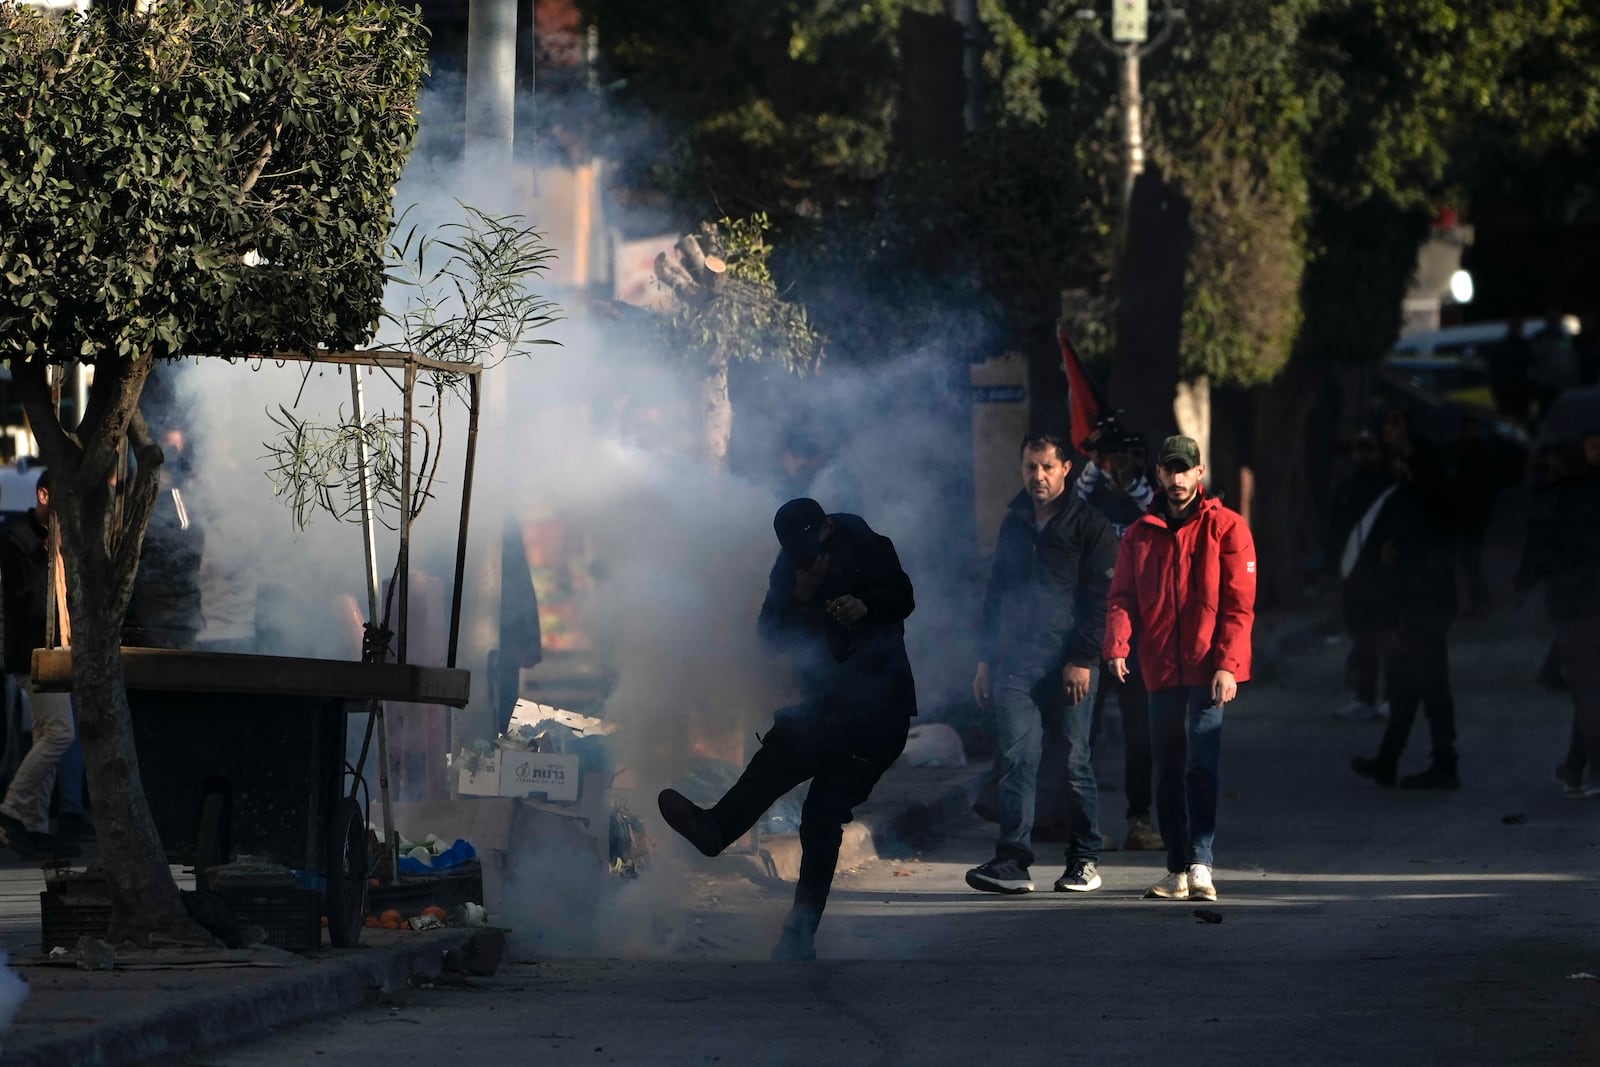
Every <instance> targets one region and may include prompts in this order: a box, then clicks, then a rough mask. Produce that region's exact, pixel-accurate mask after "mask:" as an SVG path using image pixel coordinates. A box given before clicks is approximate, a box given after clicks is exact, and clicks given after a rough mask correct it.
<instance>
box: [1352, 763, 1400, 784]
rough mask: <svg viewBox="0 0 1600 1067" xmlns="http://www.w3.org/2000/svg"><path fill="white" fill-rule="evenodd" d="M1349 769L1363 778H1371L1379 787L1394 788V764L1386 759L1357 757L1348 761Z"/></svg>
mask: <svg viewBox="0 0 1600 1067" xmlns="http://www.w3.org/2000/svg"><path fill="white" fill-rule="evenodd" d="M1350 769H1351V770H1352V771H1355V772H1356V773H1357V774H1359V775H1361V777H1363V778H1371V779H1372V780H1373V781H1374V782H1377V783H1378V784H1379V785H1381V786H1385V787H1388V788H1393V787H1394V764H1393V763H1390V762H1389V761H1388V760H1386V759H1382V758H1379V759H1368V758H1367V757H1365V756H1357V757H1356V758H1355V759H1353V760H1351V761H1350Z"/></svg>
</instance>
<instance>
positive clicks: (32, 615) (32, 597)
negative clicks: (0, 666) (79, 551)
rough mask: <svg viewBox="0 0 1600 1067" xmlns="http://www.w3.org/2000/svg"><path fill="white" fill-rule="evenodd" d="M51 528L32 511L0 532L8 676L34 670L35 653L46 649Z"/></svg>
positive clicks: (0, 599) (1, 597)
mask: <svg viewBox="0 0 1600 1067" xmlns="http://www.w3.org/2000/svg"><path fill="white" fill-rule="evenodd" d="M49 535H50V529H49V527H47V526H46V525H45V524H44V523H42V522H40V521H39V518H38V516H37V515H35V514H34V513H33V511H32V510H31V509H30V510H28V511H24V512H23V513H22V514H20V515H17V516H14V517H12V518H11V519H8V520H7V521H6V524H5V526H4V528H3V529H0V588H3V589H4V593H3V594H0V603H3V607H4V612H5V616H4V618H5V639H4V645H5V668H6V673H8V674H26V673H28V672H30V671H32V670H33V650H34V649H36V648H42V647H44V619H45V611H46V608H47V605H48V604H49V597H50V581H49V568H48V565H47V564H48V561H49V551H48V549H47V548H46V544H47V539H48V537H49Z"/></svg>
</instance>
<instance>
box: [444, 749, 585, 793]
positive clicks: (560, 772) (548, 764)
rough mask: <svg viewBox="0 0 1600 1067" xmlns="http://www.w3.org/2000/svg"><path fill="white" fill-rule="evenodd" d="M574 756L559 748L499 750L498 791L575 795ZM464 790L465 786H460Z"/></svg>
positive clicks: (575, 761)
mask: <svg viewBox="0 0 1600 1067" xmlns="http://www.w3.org/2000/svg"><path fill="white" fill-rule="evenodd" d="M578 777H579V776H578V757H577V756H573V755H566V754H563V753H560V752H518V751H514V750H511V749H502V750H501V752H500V795H501V796H503V797H525V796H529V795H531V794H534V793H543V794H544V795H545V797H546V798H547V799H549V800H559V801H566V802H571V801H574V800H577V799H578ZM462 792H465V790H462Z"/></svg>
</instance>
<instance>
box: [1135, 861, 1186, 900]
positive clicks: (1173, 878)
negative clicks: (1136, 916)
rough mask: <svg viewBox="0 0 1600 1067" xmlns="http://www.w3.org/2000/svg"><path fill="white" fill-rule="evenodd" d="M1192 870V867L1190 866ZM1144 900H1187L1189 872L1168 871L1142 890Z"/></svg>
mask: <svg viewBox="0 0 1600 1067" xmlns="http://www.w3.org/2000/svg"><path fill="white" fill-rule="evenodd" d="M1190 870H1193V868H1190ZM1144 898H1145V899H1146V900H1188V899H1189V872H1188V871H1168V872H1167V876H1166V877H1165V878H1163V879H1161V881H1159V882H1157V883H1156V884H1155V885H1153V886H1151V887H1150V888H1149V889H1146V890H1145V891H1144Z"/></svg>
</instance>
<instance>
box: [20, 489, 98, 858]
mask: <svg viewBox="0 0 1600 1067" xmlns="http://www.w3.org/2000/svg"><path fill="white" fill-rule="evenodd" d="M34 498H35V501H36V503H35V505H34V506H33V507H32V508H30V509H29V510H28V511H26V512H24V513H23V514H21V515H19V516H17V517H16V518H15V519H13V520H12V521H11V522H10V523H8V524H7V525H6V528H5V533H4V536H3V537H0V587H3V589H4V605H3V606H4V613H5V614H4V617H5V638H4V651H5V668H6V673H7V674H9V675H10V676H11V678H12V681H13V682H14V683H15V685H16V687H17V691H18V692H19V694H22V695H23V696H24V697H25V699H27V701H28V704H27V706H28V709H29V712H30V714H31V716H32V718H33V747H32V748H30V749H29V750H28V754H27V755H26V756H24V757H23V759H22V763H21V765H19V766H18V767H17V773H16V776H15V777H13V778H12V779H11V785H10V787H9V788H8V789H7V790H6V794H5V799H4V800H3V801H0V838H3V840H4V843H5V845H6V846H8V847H9V848H10V849H11V850H12V851H13V852H15V853H17V854H18V855H21V856H24V857H26V858H30V859H31V858H32V857H34V856H36V855H40V854H41V853H45V854H54V855H55V856H57V857H58V858H67V857H69V856H73V855H76V854H77V852H78V849H77V847H76V846H71V845H67V844H64V843H61V842H58V841H57V840H56V839H55V838H54V837H53V836H52V835H51V834H50V795H51V793H52V792H53V790H54V789H55V784H56V771H57V764H58V763H59V762H60V760H61V757H62V755H63V754H65V753H66V751H67V749H68V748H69V747H71V745H72V741H73V738H74V737H76V736H77V733H76V731H75V730H74V728H73V723H72V695H71V694H70V693H40V692H35V691H33V689H32V684H33V683H32V675H33V650H34V649H36V648H43V647H44V644H45V612H46V610H47V605H48V603H49V599H50V598H51V597H52V596H54V595H55V590H53V589H52V588H51V587H50V585H51V583H50V563H49V560H50V555H51V537H50V472H49V471H48V470H44V471H41V472H40V473H39V481H38V483H37V484H36V485H35V487H34ZM58 565H59V563H58ZM75 784H76V788H78V789H80V790H81V789H82V785H81V784H78V783H75ZM75 799H77V798H75V797H68V801H69V803H70V801H72V800H75Z"/></svg>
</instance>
